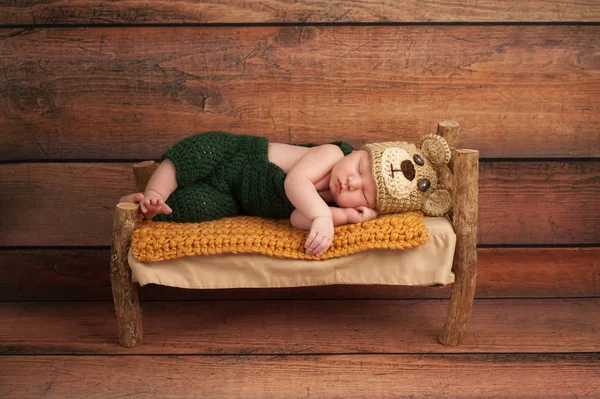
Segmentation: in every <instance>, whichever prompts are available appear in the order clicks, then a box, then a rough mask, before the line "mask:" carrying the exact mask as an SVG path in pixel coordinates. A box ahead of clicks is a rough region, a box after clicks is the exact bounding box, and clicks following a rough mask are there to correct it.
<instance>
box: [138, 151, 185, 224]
mask: <svg viewBox="0 0 600 399" xmlns="http://www.w3.org/2000/svg"><path fill="white" fill-rule="evenodd" d="M176 188H177V171H176V169H175V165H173V162H171V161H170V160H168V159H165V160H164V161H162V162H161V163H160V165H158V168H156V171H155V172H154V173H153V174H152V177H151V178H150V180H149V181H148V184H147V185H146V191H145V192H144V198H143V199H142V200H141V201H140V208H141V210H142V213H143V214H144V217H145V218H146V219H152V218H153V217H154V216H155V215H156V214H158V213H164V214H167V215H169V214H170V213H172V212H173V210H172V209H171V208H170V207H169V205H167V204H166V203H165V202H166V201H167V198H169V196H170V195H171V194H172V193H173V191H175V189H176Z"/></svg>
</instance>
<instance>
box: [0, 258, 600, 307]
mask: <svg viewBox="0 0 600 399" xmlns="http://www.w3.org/2000/svg"><path fill="white" fill-rule="evenodd" d="M109 252H110V251H109V250H107V249H76V248H75V249H18V250H3V251H0V265H1V266H0V301H63V300H66V301H85V300H111V287H110V280H109V277H108V265H109V263H110V253H109ZM477 254H478V258H479V264H478V268H479V273H478V276H477V290H476V293H475V296H476V298H510V297H513V298H544V297H546V298H548V297H551V298H552V297H599V296H600V248H480V249H479V250H478V251H477ZM139 295H140V298H141V299H142V300H211V301H212V300H265V299H352V298H354V299H368V298H379V299H392V298H445V299H447V298H449V297H450V288H449V287H447V288H433V287H401V286H328V287H302V288H289V289H268V290H263V289H257V290H254V289H236V290H228V289H226V290H182V289H175V288H169V287H161V286H155V285H148V286H145V287H143V288H142V289H141V290H140V291H139Z"/></svg>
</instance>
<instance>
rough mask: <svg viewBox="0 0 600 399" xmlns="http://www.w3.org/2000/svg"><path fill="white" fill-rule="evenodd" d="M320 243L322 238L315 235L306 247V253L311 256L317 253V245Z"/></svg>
mask: <svg viewBox="0 0 600 399" xmlns="http://www.w3.org/2000/svg"><path fill="white" fill-rule="evenodd" d="M322 241H323V236H322V235H319V234H317V236H316V237H315V239H314V240H313V241H312V242H311V243H310V246H309V247H308V249H307V250H306V252H308V253H309V254H311V255H314V254H315V253H316V252H317V248H319V245H321V242H322Z"/></svg>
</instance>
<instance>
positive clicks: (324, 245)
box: [316, 237, 331, 256]
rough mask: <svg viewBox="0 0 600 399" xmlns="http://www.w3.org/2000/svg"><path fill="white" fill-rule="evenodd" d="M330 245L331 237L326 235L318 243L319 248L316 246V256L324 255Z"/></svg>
mask: <svg viewBox="0 0 600 399" xmlns="http://www.w3.org/2000/svg"><path fill="white" fill-rule="evenodd" d="M330 246H331V239H330V238H328V237H327V238H326V239H325V240H323V241H322V242H321V245H319V248H317V251H316V252H317V256H321V255H324V254H325V252H327V250H328V249H329V247H330Z"/></svg>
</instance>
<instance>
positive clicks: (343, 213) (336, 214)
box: [290, 206, 378, 230]
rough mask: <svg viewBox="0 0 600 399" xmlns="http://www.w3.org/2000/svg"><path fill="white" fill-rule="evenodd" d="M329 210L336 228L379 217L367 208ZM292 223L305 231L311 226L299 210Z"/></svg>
mask: <svg viewBox="0 0 600 399" xmlns="http://www.w3.org/2000/svg"><path fill="white" fill-rule="evenodd" d="M329 210H330V211H331V216H332V219H333V225H334V226H342V225H344V224H349V223H363V222H367V221H369V220H373V219H375V218H376V217H377V215H378V214H377V211H376V210H374V209H371V208H368V207H366V206H359V207H358V208H338V207H329ZM290 222H291V223H292V226H294V227H298V228H299V229H304V230H308V229H309V228H310V225H311V221H310V220H308V219H307V218H306V216H304V215H303V214H302V213H300V212H298V210H297V209H296V210H294V212H292V216H291V217H290Z"/></svg>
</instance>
